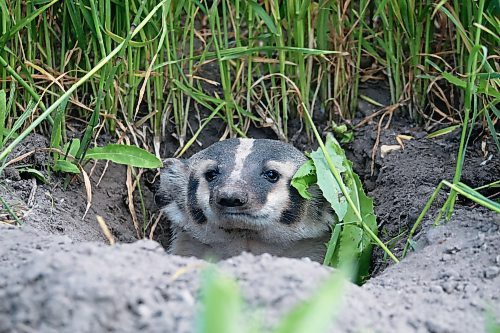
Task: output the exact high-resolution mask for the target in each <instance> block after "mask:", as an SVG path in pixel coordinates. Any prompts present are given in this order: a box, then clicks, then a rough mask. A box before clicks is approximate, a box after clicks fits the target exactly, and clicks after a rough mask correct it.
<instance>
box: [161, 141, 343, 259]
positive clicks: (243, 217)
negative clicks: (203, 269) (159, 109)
mask: <svg viewBox="0 0 500 333" xmlns="http://www.w3.org/2000/svg"><path fill="white" fill-rule="evenodd" d="M306 160H307V158H306V157H305V155H304V154H303V153H301V152H300V151H299V150H298V149H296V148H295V147H293V146H292V145H290V144H287V143H283V142H281V141H276V140H269V139H227V140H223V141H219V142H217V143H215V144H213V145H211V146H209V147H208V148H206V149H204V150H202V151H200V152H198V153H196V154H195V155H193V156H192V157H191V158H189V159H178V158H169V159H167V160H165V161H164V168H163V169H162V170H161V173H160V182H159V187H158V190H157V193H156V194H155V199H156V202H157V204H158V206H159V207H160V209H161V210H162V211H163V212H164V213H165V215H166V216H167V218H168V220H170V222H171V227H172V231H173V239H172V243H171V245H170V248H169V249H168V252H170V253H172V254H176V255H182V256H195V257H199V258H207V257H211V258H216V259H225V258H228V257H231V256H235V255H237V254H239V253H241V252H250V253H253V254H262V253H269V254H271V255H276V256H284V257H292V258H302V257H309V258H310V259H311V260H315V261H322V260H323V257H324V255H325V252H326V246H325V244H326V243H327V242H328V239H329V237H330V227H331V224H332V222H333V220H334V217H333V212H332V210H331V206H330V205H329V204H328V203H327V202H326V200H324V199H323V197H322V195H321V194H320V191H319V189H314V188H313V189H311V190H310V192H311V194H312V196H313V199H310V200H306V199H304V198H302V197H301V196H300V194H299V193H298V192H297V190H296V189H295V188H294V187H292V186H291V185H290V183H291V179H292V177H293V175H294V174H295V172H296V171H297V169H298V168H299V167H300V166H301V165H302V164H303V163H304V162H305V161H306Z"/></svg>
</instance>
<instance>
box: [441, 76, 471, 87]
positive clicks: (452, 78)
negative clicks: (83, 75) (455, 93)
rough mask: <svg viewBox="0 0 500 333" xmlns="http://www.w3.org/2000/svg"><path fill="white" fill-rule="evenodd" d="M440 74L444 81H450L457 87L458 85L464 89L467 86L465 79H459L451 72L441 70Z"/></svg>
mask: <svg viewBox="0 0 500 333" xmlns="http://www.w3.org/2000/svg"><path fill="white" fill-rule="evenodd" d="M441 75H442V76H443V77H444V78H445V79H446V81H448V82H450V83H451V84H453V85H455V86H457V87H460V88H462V89H465V88H466V87H467V82H465V80H462V79H459V78H458V77H456V76H454V75H453V74H450V73H448V72H442V73H441Z"/></svg>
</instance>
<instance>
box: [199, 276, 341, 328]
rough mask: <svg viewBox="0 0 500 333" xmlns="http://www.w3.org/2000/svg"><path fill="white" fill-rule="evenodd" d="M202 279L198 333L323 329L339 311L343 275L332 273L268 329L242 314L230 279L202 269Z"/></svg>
mask: <svg viewBox="0 0 500 333" xmlns="http://www.w3.org/2000/svg"><path fill="white" fill-rule="evenodd" d="M203 282H204V283H203V286H202V295H203V306H204V309H203V311H202V312H201V314H200V316H199V317H198V318H199V319H198V321H197V327H196V332H199V333H251V332H253V333H257V332H272V333H300V332H326V331H327V329H328V327H329V325H331V323H332V321H333V319H334V314H335V313H336V312H337V310H339V306H340V303H341V300H342V296H343V286H344V278H343V276H342V275H341V274H340V273H338V274H335V275H334V276H332V277H331V278H330V279H329V280H327V281H326V282H325V283H324V284H323V285H322V286H320V288H319V289H318V291H317V292H315V293H314V295H312V296H311V297H310V299H308V300H307V301H306V302H303V303H302V304H299V305H297V306H296V307H295V308H294V309H292V310H291V311H290V312H289V313H287V314H286V315H285V316H284V318H283V319H282V320H281V321H279V322H278V323H277V324H276V325H275V327H274V328H273V329H272V330H267V331H265V330H263V329H262V327H261V323H260V322H259V321H258V320H256V318H255V316H249V315H248V314H247V313H245V315H243V312H242V308H243V305H244V304H243V301H242V299H241V295H240V292H239V290H238V287H237V285H236V284H235V282H234V281H232V280H231V279H230V278H228V277H225V276H223V275H221V274H220V273H218V272H216V271H214V270H213V269H212V270H206V271H205V279H204V281H203ZM257 319H258V318H257ZM243 323H245V324H244V325H242V324H243Z"/></svg>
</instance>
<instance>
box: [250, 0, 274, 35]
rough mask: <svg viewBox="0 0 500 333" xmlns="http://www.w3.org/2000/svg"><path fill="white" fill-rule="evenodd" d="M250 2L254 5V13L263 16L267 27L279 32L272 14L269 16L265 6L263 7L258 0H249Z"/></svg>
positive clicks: (262, 18)
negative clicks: (256, 0)
mask: <svg viewBox="0 0 500 333" xmlns="http://www.w3.org/2000/svg"><path fill="white" fill-rule="evenodd" d="M248 4H249V5H250V6H251V7H252V9H253V11H254V13H255V14H256V15H257V16H258V17H260V18H261V20H262V21H264V23H265V24H266V26H267V28H268V29H269V30H270V31H271V32H272V33H273V34H275V35H276V34H277V33H278V29H276V25H275V24H274V21H273V19H272V18H271V16H269V15H268V14H267V13H266V11H265V10H264V8H262V7H261V6H260V5H259V4H258V3H257V2H255V1H248Z"/></svg>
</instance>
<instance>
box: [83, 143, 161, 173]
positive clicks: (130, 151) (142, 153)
mask: <svg viewBox="0 0 500 333" xmlns="http://www.w3.org/2000/svg"><path fill="white" fill-rule="evenodd" d="M85 158H86V159H92V160H109V161H113V162H115V163H118V164H125V165H129V166H134V167H138V168H160V167H161V166H162V163H161V161H160V160H159V159H158V158H157V157H156V156H155V155H153V154H151V153H150V152H148V151H146V150H144V149H141V148H139V147H136V146H127V145H118V144H108V145H106V146H104V147H95V148H92V149H89V150H87V154H86V155H85Z"/></svg>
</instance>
